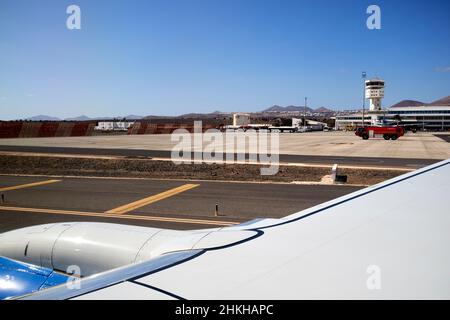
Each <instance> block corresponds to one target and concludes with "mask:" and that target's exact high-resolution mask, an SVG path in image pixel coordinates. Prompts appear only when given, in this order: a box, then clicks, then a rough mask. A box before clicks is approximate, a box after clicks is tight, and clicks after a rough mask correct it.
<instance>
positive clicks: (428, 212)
mask: <svg viewBox="0 0 450 320" xmlns="http://www.w3.org/2000/svg"><path fill="white" fill-rule="evenodd" d="M449 194H450V160H445V161H441V162H439V163H436V164H434V165H431V166H428V167H425V168H422V169H420V170H417V171H414V172H411V173H407V174H405V175H402V176H399V177H396V178H394V179H391V180H388V181H385V182H383V183H380V184H377V185H373V186H370V187H368V188H365V189H363V190H360V191H357V192H354V193H351V194H348V195H346V196H343V197H340V198H338V199H335V200H332V201H329V202H326V203H323V204H321V205H318V206H315V207H312V208H310V209H307V210H304V211H301V212H299V213H296V214H293V215H290V216H287V217H285V218H282V219H259V220H253V221H250V222H247V223H244V224H241V225H238V226H232V227H226V228H217V229H208V230H195V231H174V230H163V229H155V228H143V227H133V226H125V225H115V224H104V223H56V224H50V225H43V226H34V227H29V228H24V229H19V230H15V231H11V232H7V233H4V234H1V235H0V255H2V256H5V257H8V258H10V259H15V260H18V261H23V262H26V263H31V264H34V265H36V266H39V267H44V268H50V269H51V270H53V272H66V271H67V270H68V269H69V270H71V269H74V266H75V267H76V268H78V269H79V271H80V275H81V276H82V278H81V279H80V280H79V282H78V284H77V285H73V283H72V285H71V286H69V285H67V284H64V283H63V284H59V285H55V286H53V287H49V288H44V289H42V290H38V289H36V288H34V289H31V290H30V291H29V292H28V293H26V294H22V295H20V296H16V297H15V298H18V299H450V250H449V244H450V232H449V231H450V209H449V200H448V195H449ZM76 268H75V269H76ZM0 279H2V278H1V274H0ZM72 280H73V278H72ZM72 280H71V281H72ZM0 290H1V288H0Z"/></svg>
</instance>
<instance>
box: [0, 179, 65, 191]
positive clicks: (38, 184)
mask: <svg viewBox="0 0 450 320" xmlns="http://www.w3.org/2000/svg"><path fill="white" fill-rule="evenodd" d="M60 181H61V180H45V181H39V182H33V183H27V184H20V185H17V186H12V187H5V188H0V192H3V191H11V190H17V189H23V188H29V187H36V186H42V185H45V184H50V183H55V182H60Z"/></svg>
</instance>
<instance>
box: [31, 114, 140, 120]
mask: <svg viewBox="0 0 450 320" xmlns="http://www.w3.org/2000/svg"><path fill="white" fill-rule="evenodd" d="M142 118H143V117H142V116H137V115H134V114H130V115H128V116H125V117H122V116H117V117H96V118H89V117H88V116H85V115H81V116H78V117H73V118H65V119H60V118H57V117H52V116H47V115H44V114H40V115H38V116H33V117H29V118H26V119H25V120H31V121H62V120H64V121H89V120H113V119H126V120H139V119H142Z"/></svg>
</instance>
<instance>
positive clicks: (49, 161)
mask: <svg viewBox="0 0 450 320" xmlns="http://www.w3.org/2000/svg"><path fill="white" fill-rule="evenodd" d="M260 169H261V165H256V164H206V163H203V164H181V165H176V164H174V163H173V162H171V161H158V160H148V159H98V158H79V157H49V156H18V155H2V156H1V157H0V174H35V175H57V176H100V177H136V178H158V179H192V180H227V181H259V182H294V181H295V182H317V183H319V182H320V181H321V180H322V178H323V177H324V176H326V175H329V174H330V172H331V167H330V168H327V167H303V166H283V165H280V167H279V170H278V173H277V174H275V175H270V176H268V175H261V174H260ZM338 173H339V174H340V175H347V177H348V180H347V184H359V185H372V184H375V183H379V182H381V181H384V180H387V179H390V178H393V177H395V176H398V175H400V174H403V173H405V171H400V170H380V169H351V168H342V169H340V170H339V172H338Z"/></svg>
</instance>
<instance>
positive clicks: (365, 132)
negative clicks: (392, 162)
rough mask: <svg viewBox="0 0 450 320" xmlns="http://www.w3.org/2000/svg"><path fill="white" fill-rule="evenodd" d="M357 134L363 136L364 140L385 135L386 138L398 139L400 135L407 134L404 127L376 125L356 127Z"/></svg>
mask: <svg viewBox="0 0 450 320" xmlns="http://www.w3.org/2000/svg"><path fill="white" fill-rule="evenodd" d="M355 134H356V135H357V136H358V137H361V138H363V139H364V140H367V139H369V137H371V138H376V137H383V138H384V140H389V139H391V140H397V138H398V137H401V136H403V135H404V134H405V129H404V128H403V127H394V126H389V127H387V126H386V127H376V126H367V127H358V128H356V131H355Z"/></svg>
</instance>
